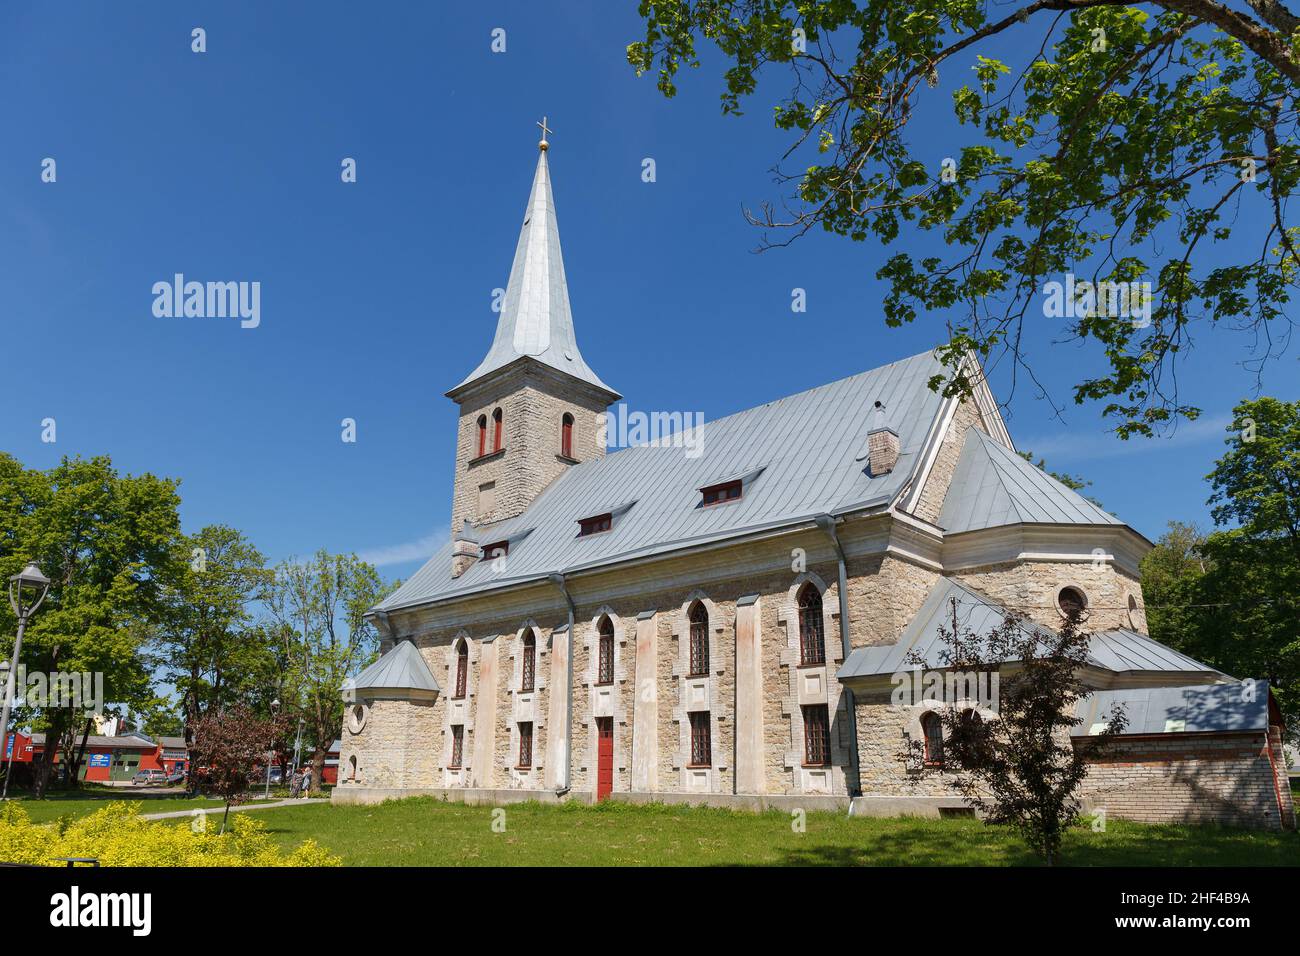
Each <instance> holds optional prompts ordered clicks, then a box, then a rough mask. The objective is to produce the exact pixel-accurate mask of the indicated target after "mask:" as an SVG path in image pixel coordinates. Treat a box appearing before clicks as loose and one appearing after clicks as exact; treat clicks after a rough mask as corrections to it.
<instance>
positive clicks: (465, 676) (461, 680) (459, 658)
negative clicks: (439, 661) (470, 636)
mask: <svg viewBox="0 0 1300 956" xmlns="http://www.w3.org/2000/svg"><path fill="white" fill-rule="evenodd" d="M468 683H469V648H468V647H466V646H465V642H464V641H462V642H461V645H460V648H459V650H457V651H456V692H455V693H454V694H452V695H451V696H452V699H453V700H461V699H463V698H464V696H465V688H466V685H467V684H468Z"/></svg>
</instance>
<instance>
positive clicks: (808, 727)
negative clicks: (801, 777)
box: [803, 704, 831, 767]
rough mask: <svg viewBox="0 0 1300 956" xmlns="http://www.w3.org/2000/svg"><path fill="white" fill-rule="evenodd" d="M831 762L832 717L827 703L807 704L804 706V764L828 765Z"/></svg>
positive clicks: (806, 765) (809, 765)
mask: <svg viewBox="0 0 1300 956" xmlns="http://www.w3.org/2000/svg"><path fill="white" fill-rule="evenodd" d="M830 762H831V718H830V710H829V709H828V708H827V706H826V705H825V704H806V705H804V708H803V764H804V766H805V767H826V766H829V765H830Z"/></svg>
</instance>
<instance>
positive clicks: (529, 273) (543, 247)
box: [448, 150, 618, 398]
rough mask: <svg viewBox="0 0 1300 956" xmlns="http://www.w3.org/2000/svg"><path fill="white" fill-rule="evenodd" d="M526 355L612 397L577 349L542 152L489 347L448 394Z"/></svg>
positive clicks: (567, 287)
mask: <svg viewBox="0 0 1300 956" xmlns="http://www.w3.org/2000/svg"><path fill="white" fill-rule="evenodd" d="M526 355H527V356H531V357H533V358H535V359H536V360H537V361H539V362H542V363H544V364H546V365H549V366H551V367H552V368H556V369H559V370H560V371H561V372H566V373H568V374H569V375H572V376H573V377H574V378H577V379H581V380H582V381H584V382H587V383H588V384H590V385H594V386H596V387H597V388H601V389H604V390H605V391H607V392H609V393H610V394H611V395H612V396H613V397H614V398H617V397H618V393H617V392H615V391H614V390H613V389H612V388H610V387H609V386H608V385H606V384H605V383H604V382H602V381H601V380H600V377H599V376H597V375H596V373H595V372H593V371H592V370H591V367H590V366H589V365H587V363H586V361H585V360H584V359H583V357H582V353H581V352H579V351H578V340H577V336H576V334H575V333H574V331H573V313H572V311H571V310H570V307H569V283H568V280H567V279H566V278H565V276H564V257H563V256H562V255H561V254H560V227H559V223H558V222H557V221H556V216H555V199H554V198H553V197H552V196H551V174H550V168H549V166H548V165H547V160H546V151H545V150H542V152H541V154H540V155H539V156H538V157H537V172H536V173H535V174H534V176H533V189H532V192H531V194H530V195H529V196H528V206H527V208H526V209H525V210H524V223H523V225H522V226H521V227H520V228H519V242H518V243H517V244H516V246H515V258H514V262H513V263H512V264H511V266H510V280H509V282H507V283H506V294H505V298H504V299H503V300H502V302H501V317H500V319H498V321H497V331H496V337H495V338H494V339H493V340H492V348H491V349H489V350H488V354H487V357H486V358H484V359H483V361H482V362H481V363H479V366H478V368H476V369H474V371H472V372H470V373H469V375H467V376H466V377H465V379H464V381H462V382H461V383H460V385H457V386H456V388H453V389H452V390H451V392H449V393H448V394H453V393H455V392H456V391H458V390H459V389H461V388H462V387H464V386H465V385H468V384H469V383H470V382H473V381H474V380H475V379H478V378H481V377H483V376H484V375H487V374H488V373H489V372H494V371H496V370H497V369H499V368H504V367H505V366H507V365H509V364H510V363H511V362H513V361H515V360H516V359H519V358H522V357H523V356H526Z"/></svg>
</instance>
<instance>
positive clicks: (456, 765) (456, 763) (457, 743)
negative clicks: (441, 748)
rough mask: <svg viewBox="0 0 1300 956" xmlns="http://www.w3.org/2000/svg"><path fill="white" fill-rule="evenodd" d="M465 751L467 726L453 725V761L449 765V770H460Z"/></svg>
mask: <svg viewBox="0 0 1300 956" xmlns="http://www.w3.org/2000/svg"><path fill="white" fill-rule="evenodd" d="M464 750H465V725H464V724H452V725H451V760H450V761H449V762H448V764H447V769H448V770H459V769H460V761H461V757H462V756H463V754H464Z"/></svg>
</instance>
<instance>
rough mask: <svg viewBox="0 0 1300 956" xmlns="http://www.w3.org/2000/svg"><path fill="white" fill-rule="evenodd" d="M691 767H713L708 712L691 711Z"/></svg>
mask: <svg viewBox="0 0 1300 956" xmlns="http://www.w3.org/2000/svg"><path fill="white" fill-rule="evenodd" d="M690 716H691V766H692V767H710V766H712V765H713V742H712V740H711V739H710V736H709V712H708V711H707V710H693V711H691V714H690Z"/></svg>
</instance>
